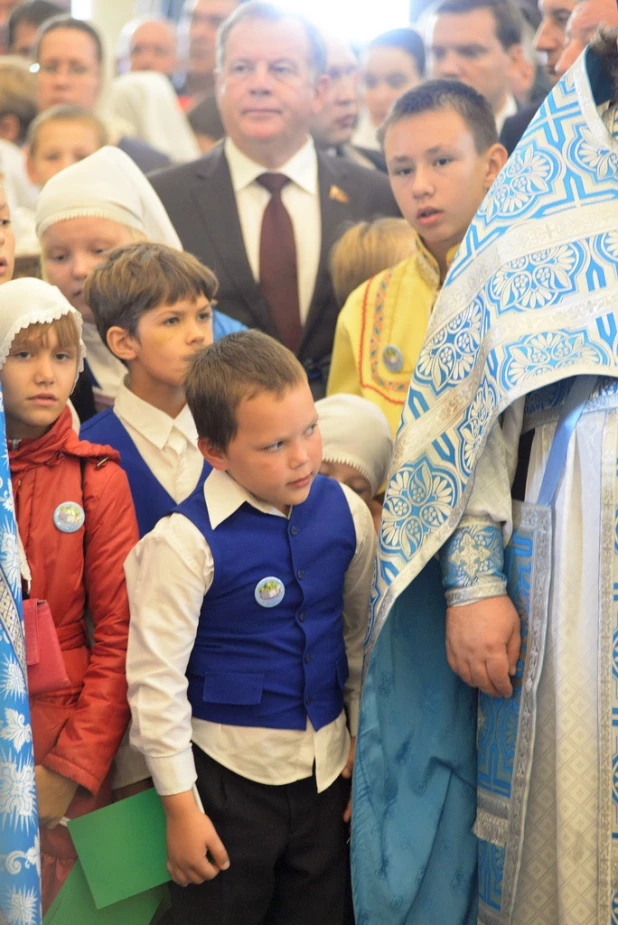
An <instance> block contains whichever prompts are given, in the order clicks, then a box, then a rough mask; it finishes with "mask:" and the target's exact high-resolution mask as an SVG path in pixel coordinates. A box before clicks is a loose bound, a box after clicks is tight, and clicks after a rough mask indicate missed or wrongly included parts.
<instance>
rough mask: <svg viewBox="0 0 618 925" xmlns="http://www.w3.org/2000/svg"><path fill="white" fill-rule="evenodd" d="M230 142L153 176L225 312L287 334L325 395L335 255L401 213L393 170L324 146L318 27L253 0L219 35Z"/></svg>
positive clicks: (222, 101) (222, 103)
mask: <svg viewBox="0 0 618 925" xmlns="http://www.w3.org/2000/svg"><path fill="white" fill-rule="evenodd" d="M218 41H219V49H218V51H219V59H218V72H217V95H218V101H219V107H220V110H221V117H222V120H223V124H224V126H225V130H226V136H227V137H226V140H225V142H224V143H223V144H222V145H219V146H217V147H216V148H215V149H213V150H212V151H211V152H209V153H208V154H206V155H205V156H204V157H203V158H200V159H199V160H198V161H194V162H193V163H191V164H186V165H183V166H181V167H174V168H171V169H169V170H164V171H161V172H159V173H157V174H155V175H153V176H152V178H151V179H152V183H153V186H154V188H155V189H156V191H157V193H158V194H159V196H160V197H161V199H162V200H163V204H164V205H165V208H166V209H167V211H168V214H169V216H170V218H171V220H172V222H173V223H174V226H175V227H176V230H177V232H178V234H179V236H180V238H181V240H182V243H183V246H184V247H185V248H186V249H187V250H189V251H191V252H192V253H194V254H195V255H196V256H197V257H198V258H199V259H200V260H202V261H203V262H204V263H205V264H207V265H208V266H209V267H210V268H211V269H212V270H214V272H215V273H216V275H217V277H218V279H219V292H218V300H219V305H220V308H221V310H222V311H224V312H225V313H226V314H229V315H231V316H232V317H234V318H237V319H238V320H239V321H242V322H243V323H245V324H247V325H249V326H251V327H257V328H260V329H261V330H263V331H266V332H267V333H268V334H271V335H273V336H275V337H279V338H280V339H281V340H282V341H283V342H284V343H286V344H287V345H288V346H289V347H290V348H291V349H293V350H295V351H296V353H297V355H298V356H299V358H300V359H301V361H302V362H303V363H304V365H305V367H306V368H307V370H308V373H309V377H310V381H311V383H312V387H313V389H314V393H315V394H316V396H320V395H323V394H324V390H325V386H326V377H327V375H328V365H329V360H330V353H331V349H332V341H333V336H334V330H335V323H336V319H337V313H338V306H337V302H336V300H335V295H334V292H333V288H332V283H331V278H330V273H329V269H328V259H329V252H330V249H331V246H332V245H333V243H334V242H335V240H336V238H337V237H338V236H339V234H340V233H341V231H342V230H343V228H344V226H345V225H346V223H349V222H350V221H352V222H355V221H361V220H365V219H371V218H373V217H374V216H377V215H397V214H399V213H398V210H397V206H396V204H395V201H394V199H393V197H392V194H391V192H390V187H389V184H388V180H387V179H386V177H384V176H382V175H380V174H379V173H378V172H377V171H372V170H367V169H365V168H362V167H359V166H358V165H356V164H353V163H351V162H348V161H347V160H346V159H345V158H334V157H330V156H329V155H326V154H322V153H320V152H317V151H316V149H315V146H314V144H313V141H312V140H311V136H310V135H309V125H310V121H311V117H312V115H314V114H315V113H317V112H318V111H319V109H320V106H321V105H322V101H323V98H324V94H325V92H326V89H327V86H328V81H327V78H326V77H325V76H324V69H325V52H324V45H323V42H322V39H321V38H320V35H319V33H318V32H317V31H316V30H315V29H314V28H313V27H312V26H311V25H310V24H308V23H307V22H306V21H305V20H304V19H302V18H300V17H299V16H297V15H294V14H291V13H286V12H284V11H281V10H279V9H278V8H277V7H275V6H273V5H272V4H270V3H267V2H261V0H253V2H250V3H247V4H245V5H241V6H239V7H238V9H237V10H236V11H235V12H234V13H233V14H232V16H231V17H230V18H229V19H228V20H227V21H226V23H225V24H224V25H223V27H222V29H221V31H220V33H219V39H218Z"/></svg>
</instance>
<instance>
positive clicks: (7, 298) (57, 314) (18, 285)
mask: <svg viewBox="0 0 618 925" xmlns="http://www.w3.org/2000/svg"><path fill="white" fill-rule="evenodd" d="M65 315H69V316H70V317H71V318H72V319H73V322H74V324H75V327H76V328H77V332H78V334H79V362H78V364H77V372H76V374H75V381H76V382H77V377H78V375H79V373H80V372H81V371H82V369H83V368H84V357H85V355H86V348H85V346H84V342H83V340H82V316H81V315H80V313H79V312H78V311H76V310H75V309H74V308H73V306H72V305H71V304H70V302H67V300H66V299H65V297H64V296H63V295H62V293H61V292H60V290H59V289H57V288H56V286H50V285H49V283H44V282H43V280H42V279H29V278H27V279H15V280H12V281H10V282H8V283H4V284H3V285H2V286H0V369H2V367H3V366H4V363H5V361H6V358H7V356H8V355H9V351H10V349H11V344H12V343H13V341H14V340H15V336H16V335H17V334H18V333H19V332H20V331H23V330H24V328H28V327H30V325H31V324H51V322H53V321H58V319H59V318H63V317H64V316H65Z"/></svg>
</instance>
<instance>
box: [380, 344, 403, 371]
mask: <svg viewBox="0 0 618 925" xmlns="http://www.w3.org/2000/svg"><path fill="white" fill-rule="evenodd" d="M382 359H383V361H384V365H385V366H386V368H387V369H390V371H391V372H392V373H400V372H401V370H402V369H403V354H402V352H401V350H400V349H399V347H395V345H394V344H388V346H387V347H385V348H384V350H383V351H382Z"/></svg>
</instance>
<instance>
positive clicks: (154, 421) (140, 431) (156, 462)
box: [114, 382, 204, 503]
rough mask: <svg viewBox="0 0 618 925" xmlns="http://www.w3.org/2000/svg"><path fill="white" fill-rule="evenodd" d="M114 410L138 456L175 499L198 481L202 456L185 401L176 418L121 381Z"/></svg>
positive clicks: (185, 493)
mask: <svg viewBox="0 0 618 925" xmlns="http://www.w3.org/2000/svg"><path fill="white" fill-rule="evenodd" d="M114 413H115V414H116V415H117V416H118V418H119V419H120V421H121V423H122V424H124V426H125V427H126V429H127V432H128V434H129V436H130V437H131V440H132V441H133V443H134V444H135V446H136V448H137V450H138V452H139V454H140V456H141V457H142V459H143V460H144V461H145V462H146V464H147V466H148V468H149V469H150V471H151V472H152V474H153V475H154V477H155V478H156V479H157V481H158V482H160V483H161V485H163V487H164V488H165V490H166V491H167V493H168V494H169V495H171V496H172V498H173V499H174V501H176V503H179V502H180V501H184V500H185V498H188V496H189V495H190V494H191V492H192V491H193V489H194V488H195V486H196V485H197V483H198V480H199V477H200V475H201V473H202V468H203V466H204V457H203V456H202V454H201V453H200V451H199V449H198V447H197V428H196V426H195V422H194V420H193V415H192V414H191V412H190V411H189V407H188V405H185V406H184V408H183V409H182V411H181V412H180V414H179V415H177V416H176V417H175V418H172V417H170V416H169V414H166V413H165V411H160V410H159V409H158V408H155V407H154V405H150V404H148V402H147V401H144V400H143V399H142V398H138V396H137V395H134V394H133V392H131V391H130V389H129V388H128V387H127V385H126V384H125V383H124V382H123V383H121V385H120V388H119V389H118V394H117V395H116V401H115V402H114Z"/></svg>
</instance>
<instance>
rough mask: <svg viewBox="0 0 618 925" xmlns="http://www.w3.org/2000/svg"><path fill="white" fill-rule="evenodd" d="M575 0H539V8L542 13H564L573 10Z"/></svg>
mask: <svg viewBox="0 0 618 925" xmlns="http://www.w3.org/2000/svg"><path fill="white" fill-rule="evenodd" d="M576 3H577V0H539V10H540V12H541V13H542V14H543V15H545V16H546V15H547V14H548V13H566V14H569V13H571V12H572V11H573V8H574V7H575V5H576Z"/></svg>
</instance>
